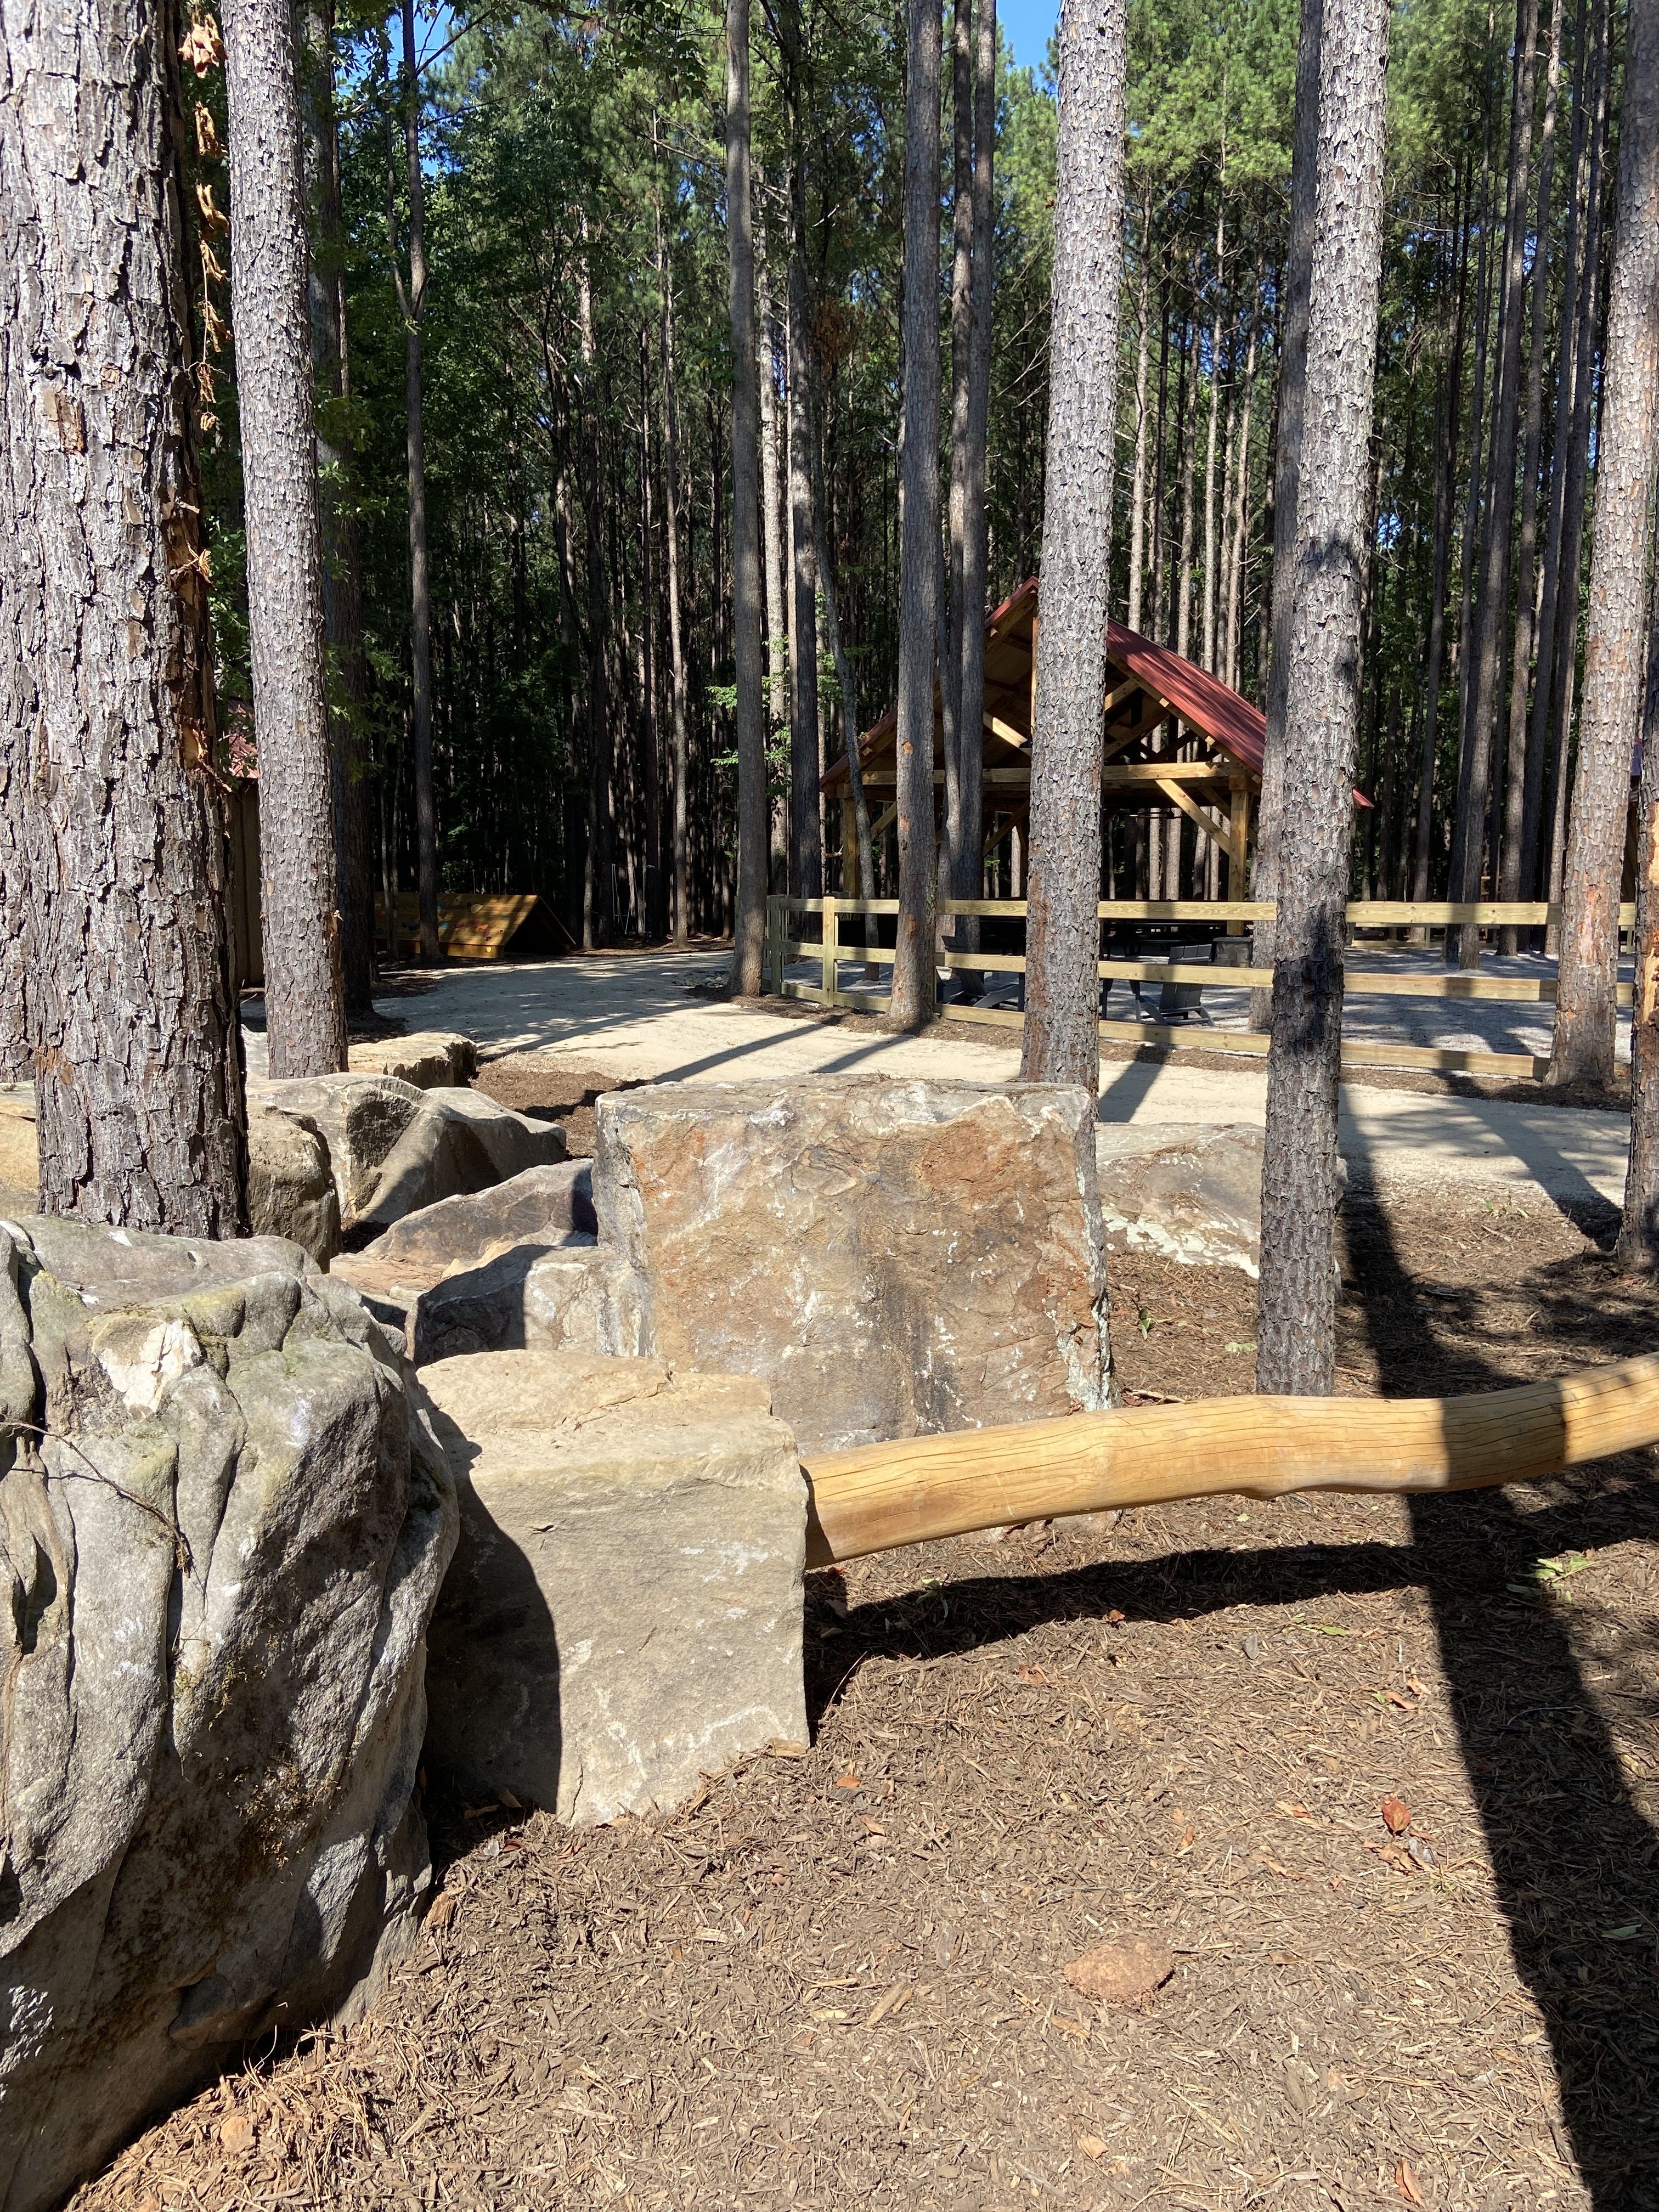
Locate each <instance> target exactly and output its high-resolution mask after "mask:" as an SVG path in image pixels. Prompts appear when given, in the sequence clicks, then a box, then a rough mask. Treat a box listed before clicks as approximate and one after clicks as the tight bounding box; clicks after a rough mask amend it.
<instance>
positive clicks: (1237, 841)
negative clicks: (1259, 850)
mask: <svg viewBox="0 0 1659 2212" xmlns="http://www.w3.org/2000/svg"><path fill="white" fill-rule="evenodd" d="M1231 791H1232V795H1233V796H1232V809H1231V817H1232V848H1233V849H1232V854H1231V862H1230V865H1229V867H1228V870H1227V896H1228V897H1229V898H1230V899H1242V898H1247V897H1249V892H1248V890H1246V888H1245V885H1246V884H1247V883H1248V881H1249V877H1248V874H1247V872H1246V871H1247V867H1248V864H1249V843H1250V787H1249V784H1248V783H1247V782H1246V781H1245V780H1244V778H1243V776H1242V775H1236V776H1234V777H1233V779H1232V782H1231ZM1227 934H1228V936H1229V937H1242V936H1243V934H1244V925H1243V922H1242V921H1230V922H1229V923H1228V924H1227Z"/></svg>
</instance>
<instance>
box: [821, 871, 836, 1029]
mask: <svg viewBox="0 0 1659 2212" xmlns="http://www.w3.org/2000/svg"><path fill="white" fill-rule="evenodd" d="M839 938H840V931H839V929H838V928H837V927H836V902H835V900H834V899H833V898H831V897H829V896H827V895H826V896H825V898H824V902H823V974H822V981H823V997H824V1003H825V1005H826V1006H836V1005H837V1004H838V1003H839V994H838V992H837V988H836V986H837V983H838V981H839V975H838V969H839V964H840V963H839V958H838V954H837V944H838V940H839Z"/></svg>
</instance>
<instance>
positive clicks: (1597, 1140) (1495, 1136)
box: [382, 951, 1629, 1206]
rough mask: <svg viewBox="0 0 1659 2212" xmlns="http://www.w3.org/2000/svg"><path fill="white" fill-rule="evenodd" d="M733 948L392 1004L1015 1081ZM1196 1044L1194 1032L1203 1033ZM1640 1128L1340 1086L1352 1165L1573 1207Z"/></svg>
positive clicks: (528, 976) (601, 1050)
mask: <svg viewBox="0 0 1659 2212" xmlns="http://www.w3.org/2000/svg"><path fill="white" fill-rule="evenodd" d="M726 965H727V956H726V954H725V953H723V952H701V951H698V952H690V953H674V952H662V953H647V954H639V953H612V954H606V953H600V954H595V955H592V956H591V957H586V958H580V959H577V958H570V959H565V960H558V961H551V962H547V963H534V964H526V965H523V966H501V967H477V968H455V969H445V970H442V971H440V972H439V973H437V974H436V975H434V977H433V978H432V982H431V987H430V988H429V989H428V990H427V991H425V992H423V993H422V994H419V995H418V996H413V997H408V998H404V997H398V998H395V999H393V998H388V999H386V1000H384V1001H383V1002H382V1005H383V1008H384V1011H386V1012H387V1013H395V1014H397V1015H398V1016H399V1017H400V1018H403V1019H404V1020H405V1021H407V1023H408V1024H409V1026H410V1028H411V1029H451V1030H462V1031H464V1032H465V1035H467V1036H471V1037H476V1038H477V1041H478V1042H479V1044H480V1046H481V1047H483V1050H484V1051H485V1053H486V1054H497V1053H503V1052H529V1051H533V1052H540V1053H544V1054H548V1055H550V1056H551V1057H554V1058H556V1059H558V1060H563V1061H565V1062H566V1063H567V1064H568V1065H570V1066H591V1067H596V1068H599V1069H600V1070H602V1071H604V1072H605V1073H608V1074H611V1073H613V1074H616V1075H618V1076H635V1077H640V1078H649V1079H661V1080H665V1081H674V1082H689V1081H696V1080H699V1079H703V1080H709V1081H714V1082H721V1081H726V1082H730V1081H735V1080H738V1079H741V1078H742V1077H744V1076H747V1075H758V1076H776V1075H781V1076H802V1075H810V1074H827V1073H842V1072H850V1071H853V1070H858V1071H860V1072H862V1073H867V1074H872V1075H957V1076H964V1077H967V1078H969V1079H972V1080H975V1081H978V1082H985V1083H1006V1081H1007V1080H1008V1079H1009V1077H1010V1076H1011V1075H1012V1073H1013V1072H1014V1069H1015V1066H1016V1065H1017V1062H1016V1060H1015V1056H1014V1053H1013V1051H1012V1049H1011V1042H1012V1033H1009V1035H1010V1041H1011V1042H1010V1043H1004V1042H997V1043H990V1042H987V1043H985V1044H981V1043H979V1042H959V1041H957V1040H956V1039H945V1038H940V1037H927V1036H924V1037H888V1036H877V1035H873V1034H872V1033H870V1032H869V1031H865V1030H852V1029H849V1028H848V1027H846V1026H844V1025H842V1024H829V1023H816V1022H807V1021H801V1020H798V1019H794V1018H791V1017H789V1016H787V1015H779V1014H773V1013H768V1012H761V1011H759V1010H757V1008H755V1007H754V1006H729V1005H726V1004H723V1003H722V1002H720V1000H716V999H712V998H708V997H705V996H702V995H700V994H699V987H701V988H702V990H703V991H707V990H708V989H709V988H711V987H718V985H719V983H720V981H721V980H722V979H723V977H724V975H725V974H726ZM1198 1041H1199V1040H1198V1039H1197V1038H1194V1042H1198ZM1101 1074H1102V1085H1101V1101H1100V1112H1101V1118H1102V1119H1103V1121H1212V1122H1215V1121H1256V1122H1260V1121H1261V1119H1262V1116H1263V1112H1264V1108H1265V1101H1266V1093H1267V1076H1266V1071H1265V1068H1264V1067H1263V1066H1262V1064H1261V1062H1260V1061H1243V1060H1241V1062H1240V1065H1239V1066H1238V1068H1237V1071H1234V1070H1232V1069H1219V1068H1211V1067H1193V1066H1180V1065H1178V1064H1177V1065H1170V1064H1168V1063H1164V1064H1158V1063H1146V1062H1140V1061H1133V1062H1130V1063H1128V1064H1127V1065H1116V1064H1108V1065H1107V1066H1105V1067H1103V1069H1102V1071H1101ZM1628 1142H1629V1127H1628V1123H1627V1122H1626V1119H1625V1117H1624V1115H1620V1114H1610V1113H1608V1114H1602V1113H1586V1112H1580V1111H1577V1110H1573V1109H1567V1108H1564V1107H1555V1106H1547V1105H1542V1104H1541V1105H1537V1106H1532V1105H1512V1104H1510V1103H1504V1102H1500V1101H1497V1100H1489V1099H1481V1098H1455V1097H1446V1096H1440V1095H1430V1094H1426V1093H1421V1092H1417V1091H1383V1090H1378V1089H1375V1088H1372V1087H1370V1086H1369V1085H1363V1084H1348V1085H1345V1086H1344V1089H1343V1110H1342V1133H1341V1143H1342V1150H1343V1152H1344V1154H1345V1155H1346V1158H1348V1160H1349V1161H1350V1162H1351V1164H1352V1165H1354V1166H1355V1167H1356V1168H1360V1169H1364V1170H1369V1171H1370V1173H1371V1174H1373V1175H1374V1176H1377V1177H1379V1178H1381V1179H1383V1180H1386V1181H1412V1182H1425V1183H1445V1182H1480V1183H1481V1184H1482V1185H1485V1186H1487V1187H1492V1186H1497V1187H1498V1188H1503V1187H1507V1188H1510V1190H1512V1191H1514V1192H1516V1193H1517V1194H1519V1193H1522V1192H1524V1191H1526V1190H1528V1189H1529V1188H1530V1189H1534V1190H1542V1191H1544V1192H1546V1193H1547V1194H1548V1195H1549V1196H1550V1197H1551V1198H1553V1199H1555V1200H1558V1201H1559V1202H1561V1203H1563V1204H1565V1205H1568V1206H1572V1205H1575V1204H1583V1203H1586V1202H1589V1201H1591V1200H1596V1199H1602V1200H1612V1201H1613V1203H1614V1204H1615V1205H1616V1204H1617V1203H1619V1201H1620V1200H1621V1199H1622V1197H1623V1194H1624V1184H1625V1161H1626V1150H1627V1146H1628Z"/></svg>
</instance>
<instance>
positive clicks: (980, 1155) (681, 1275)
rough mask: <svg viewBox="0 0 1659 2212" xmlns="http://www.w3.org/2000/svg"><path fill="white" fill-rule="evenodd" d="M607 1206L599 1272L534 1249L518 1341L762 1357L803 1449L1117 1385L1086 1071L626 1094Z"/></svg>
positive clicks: (711, 1364)
mask: <svg viewBox="0 0 1659 2212" xmlns="http://www.w3.org/2000/svg"><path fill="white" fill-rule="evenodd" d="M593 1202H594V1206H595V1210H596V1212H597V1213H598V1217H599V1250H598V1252H597V1254H596V1255H594V1257H593V1259H592V1262H591V1263H590V1266H591V1269H592V1272H591V1273H589V1274H588V1275H587V1276H586V1278H585V1279H579V1271H580V1265H581V1263H580V1262H579V1261H576V1262H573V1261H572V1260H571V1259H569V1258H568V1257H567V1256H566V1255H556V1256H555V1257H554V1258H553V1259H551V1260H549V1261H543V1262H541V1263H540V1265H539V1267H538V1269H537V1270H535V1271H533V1272H532V1276H531V1279H530V1280H529V1282H528V1284H527V1285H526V1340H527V1341H529V1342H531V1343H536V1342H538V1341H539V1342H544V1343H552V1342H558V1341H576V1340H587V1341H591V1342H593V1343H595V1344H597V1346H598V1347H599V1349H602V1350H633V1351H637V1352H641V1353H643V1354H647V1355H648V1356H651V1357H654V1358H659V1359H664V1360H666V1361H667V1362H668V1363H669V1364H670V1365H671V1366H673V1367H676V1368H678V1367H679V1366H682V1365H685V1366H695V1367H699V1368H704V1369H708V1370H718V1371H720V1372H724V1373H739V1374H747V1375H753V1376H757V1378H759V1379H761V1380H763V1382H764V1383H766V1384H767V1386H768V1388H769V1389H770V1391H771V1393H772V1397H773V1402H774V1404H775V1406H776V1407H777V1410H778V1413H779V1414H780V1416H781V1418H782V1419H785V1420H787V1422H788V1423H789V1425H790V1427H791V1428H792V1429H793V1431H794V1433H795V1435H796V1437H798V1438H799V1443H800V1447H801V1449H802V1451H803V1452H805V1453H811V1452H812V1451H821V1450H823V1449H835V1448H838V1447H841V1446H850V1445H855V1444H860V1443H870V1442H872V1441H873V1440H875V1439H878V1438H884V1437H907V1436H917V1435H923V1434H927V1433H929V1432H931V1431H939V1430H945V1429H957V1428H977V1427H981V1426H983V1425H987V1424H989V1423H994V1422H1004V1421H1022V1420H1037V1419H1043V1418H1045V1417H1047V1416H1049V1415H1055V1414H1063V1413H1075V1412H1079V1411H1083V1410H1092V1409H1094V1408H1097V1407H1102V1406H1103V1405H1105V1404H1107V1403H1108V1402H1109V1392H1110V1380H1111V1370H1110V1361H1109V1352H1108V1345H1107V1328H1106V1281H1105V1265H1104V1257H1103V1248H1102V1236H1101V1221H1100V1206H1099V1200H1098V1198H1097V1193H1096V1185H1095V1152H1094V1117H1093V1101H1092V1100H1091V1098H1090V1097H1089V1095H1088V1093H1087V1092H1086V1091H1083V1090H1081V1089H1078V1088H1073V1087H1071V1086H1067V1085H1056V1084H1036V1083H1014V1084H1009V1085H988V1084H974V1083H957V1082H923V1081H918V1080H910V1079H902V1080H897V1081H888V1080H883V1079H871V1078H866V1077H859V1076H842V1077H833V1076H832V1077H821V1078H817V1079H811V1080H808V1081H805V1082H801V1081H776V1082H747V1083H735V1084H708V1083H696V1084H690V1083H688V1084H673V1085H668V1084H664V1085H654V1086H652V1087H650V1088H647V1089H642V1090H637V1091H626V1092H621V1093H616V1094H612V1095H611V1096H610V1097H605V1098H604V1099H602V1100H601V1101H600V1103H599V1149H598V1153H597V1156H596V1158H595V1161H594V1168H593ZM607 1270H608V1271H610V1277H609V1279H607V1275H606V1271H607ZM618 1270H620V1271H621V1273H620V1277H618V1275H617V1271H618Z"/></svg>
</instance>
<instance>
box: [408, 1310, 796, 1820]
mask: <svg viewBox="0 0 1659 2212" xmlns="http://www.w3.org/2000/svg"><path fill="white" fill-rule="evenodd" d="M422 1382H423V1383H425V1384H426V1386H427V1388H428V1389H429V1391H430V1393H431V1396H432V1401H433V1404H434V1407H435V1409H436V1412H435V1426H436V1429H437V1432H438V1434H439V1436H440V1437H441V1440H442V1442H443V1444H444V1447H445V1449H447V1452H448V1453H449V1455H450V1463H451V1466H452V1467H453V1469H454V1473H455V1477H456V1480H457V1483H458V1485H459V1490H460V1496H461V1540H460V1544H459V1548H458V1550H457V1552H456V1556H455V1565H454V1566H453V1569H452V1570H451V1572H450V1575H449V1577H448V1580H447V1582H446V1583H445V1585H444V1593H443V1597H442V1599H441V1603H440V1606H439V1609H438V1612H437V1613H436V1615H435V1618H434V1620H433V1625H432V1639H431V1642H432V1656H431V1662H430V1666H429V1668H428V1695H429V1698H430V1701H431V1723H430V1729H429V1732H428V1741H427V1757H428V1762H429V1763H430V1765H432V1766H433V1768H434V1770H435V1771H440V1772H441V1773H443V1774H444V1775H445V1777H446V1778H447V1779H448V1780H449V1781H450V1782H452V1783H453V1784H454V1785H456V1786H457V1787H459V1789H460V1790H464V1791H465V1792H466V1793H467V1794H468V1795H470V1796H477V1797H493V1796H495V1794H496V1793H497V1792H498V1791H499V1790H503V1789H505V1790H510V1791H511V1792H512V1793H513V1796H515V1797H517V1798H518V1799H519V1800H520V1802H523V1803H527V1804H534V1805H540V1806H544V1807H545V1808H547V1809H548V1810H549V1811H550V1812H555V1813H556V1814H557V1815H558V1817H559V1818H560V1819H561V1820H573V1821H576V1822H578V1823H582V1822H588V1821H601V1820H615V1819H617V1817H618V1816H619V1815H620V1814H624V1813H648V1812H651V1811H653V1810H666V1809H668V1808H670V1807H671V1806H673V1805H676V1804H678V1803H679V1802H682V1801H683V1800H684V1798H686V1797H688V1796H690V1795H691V1794H692V1793H693V1792H694V1791H695V1790H696V1789H697V1787H698V1784H699V1781H700V1778H701V1777H702V1775H704V1774H705V1773H713V1772H716V1771H719V1770H720V1768H722V1767H724V1766H727V1765H731V1764H732V1761H733V1760H734V1759H740V1758H743V1757H745V1756H747V1755H748V1754H750V1753H754V1752H757V1751H762V1750H764V1749H765V1748H766V1747H768V1746H769V1744H771V1743H773V1742H775V1741H779V1740H780V1739H781V1740H783V1741H787V1742H790V1743H793V1744H799V1743H802V1742H804V1741H805V1735H806V1711H805V1690H804V1686H803V1674H802V1666H801V1620H802V1595H801V1577H802V1570H803V1567H804V1564H805V1543H806V1486H805V1483H804V1482H803V1480H802V1479H801V1473H800V1466H799V1462H798V1460H797V1459H796V1456H795V1447H794V1440H793V1437H791V1436H790V1434H789V1431H788V1430H787V1428H786V1427H785V1426H784V1425H783V1424H782V1422H781V1421H779V1420H775V1419H773V1417H772V1414H771V1412H770V1410H769V1404H768V1399H767V1393H766V1391H765V1389H764V1388H763V1386H762V1385H761V1384H759V1383H754V1382H751V1381H750V1380H748V1379H747V1378H746V1377H744V1376H720V1375H698V1374H694V1373H692V1372H690V1371H689V1370H684V1369H676V1370H673V1371H672V1372H671V1371H670V1370H669V1369H668V1368H667V1367H665V1365H664V1364H662V1363H661V1362H660V1361H659V1360H653V1359H604V1358H583V1357H581V1356H580V1355H577V1354H574V1353H563V1354H546V1353H535V1352H495V1353H485V1354H483V1356H482V1357H474V1358H465V1359H447V1360H443V1361H441V1362H440V1363H439V1364H437V1365H436V1366H435V1367H430V1368H428V1369H427V1370H425V1372H424V1374H423V1376H422Z"/></svg>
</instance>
